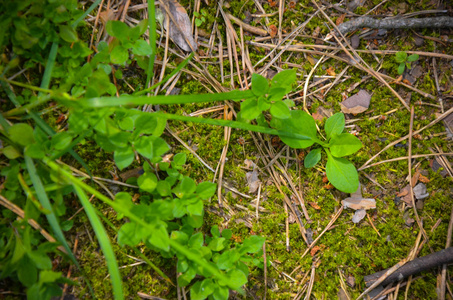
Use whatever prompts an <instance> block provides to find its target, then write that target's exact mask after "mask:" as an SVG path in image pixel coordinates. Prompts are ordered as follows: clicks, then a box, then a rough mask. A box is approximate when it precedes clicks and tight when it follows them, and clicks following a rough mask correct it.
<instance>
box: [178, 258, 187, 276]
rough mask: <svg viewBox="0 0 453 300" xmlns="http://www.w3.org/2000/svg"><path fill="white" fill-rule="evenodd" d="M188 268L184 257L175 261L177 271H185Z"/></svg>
mask: <svg viewBox="0 0 453 300" xmlns="http://www.w3.org/2000/svg"><path fill="white" fill-rule="evenodd" d="M188 268H189V263H188V262H187V260H186V259H178V262H177V263H176V271H177V272H179V273H182V272H185V271H187V269H188Z"/></svg>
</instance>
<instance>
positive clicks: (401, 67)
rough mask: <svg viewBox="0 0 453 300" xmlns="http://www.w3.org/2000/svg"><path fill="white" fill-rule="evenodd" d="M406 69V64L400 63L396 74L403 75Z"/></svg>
mask: <svg viewBox="0 0 453 300" xmlns="http://www.w3.org/2000/svg"><path fill="white" fill-rule="evenodd" d="M405 68H406V64H405V63H404V62H402V63H401V64H400V65H399V66H398V74H400V75H401V74H403V72H404V69H405Z"/></svg>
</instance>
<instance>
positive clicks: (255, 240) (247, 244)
mask: <svg viewBox="0 0 453 300" xmlns="http://www.w3.org/2000/svg"><path fill="white" fill-rule="evenodd" d="M265 241H266V239H265V238H264V237H262V236H258V235H252V236H250V237H248V238H246V239H245V240H244V242H243V243H242V247H243V248H246V249H247V252H248V253H256V252H258V251H259V250H260V249H261V248H262V247H263V245H264V242H265Z"/></svg>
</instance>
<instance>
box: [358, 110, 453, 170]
mask: <svg viewBox="0 0 453 300" xmlns="http://www.w3.org/2000/svg"><path fill="white" fill-rule="evenodd" d="M452 112H453V107H452V108H450V109H449V110H447V111H446V112H444V113H443V114H442V115H440V116H439V117H437V118H436V119H435V120H434V121H432V122H431V123H429V124H428V125H426V126H424V127H422V128H420V129H419V130H417V131H414V132H413V133H412V135H415V134H418V133H420V132H422V131H423V130H425V129H426V128H429V127H431V126H433V125H435V124H436V123H438V122H439V121H442V119H444V118H445V117H446V116H448V115H449V114H450V113H452ZM408 137H409V135H406V136H403V137H402V138H400V139H398V140H396V141H394V142H391V143H390V144H388V145H387V146H385V147H384V148H383V149H382V150H381V151H379V152H378V153H376V154H375V155H374V156H373V157H372V158H370V159H369V160H368V161H367V162H366V163H364V164H363V165H362V166H361V167H360V168H359V169H358V170H359V171H361V170H363V169H366V166H368V164H369V163H370V162H372V161H373V160H374V159H375V158H376V157H378V156H379V155H380V154H381V153H382V152H384V151H386V150H387V149H389V148H390V147H393V146H394V145H396V144H398V143H399V142H401V141H404V140H406V139H407V138H408ZM414 157H415V155H414Z"/></svg>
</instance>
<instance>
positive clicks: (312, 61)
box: [307, 54, 316, 66]
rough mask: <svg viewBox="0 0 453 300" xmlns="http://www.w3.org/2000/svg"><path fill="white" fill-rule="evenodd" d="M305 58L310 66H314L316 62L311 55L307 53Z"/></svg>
mask: <svg viewBox="0 0 453 300" xmlns="http://www.w3.org/2000/svg"><path fill="white" fill-rule="evenodd" d="M307 60H308V62H309V63H310V65H312V66H314V65H315V64H316V62H315V59H314V58H313V57H312V56H311V55H308V54H307Z"/></svg>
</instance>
